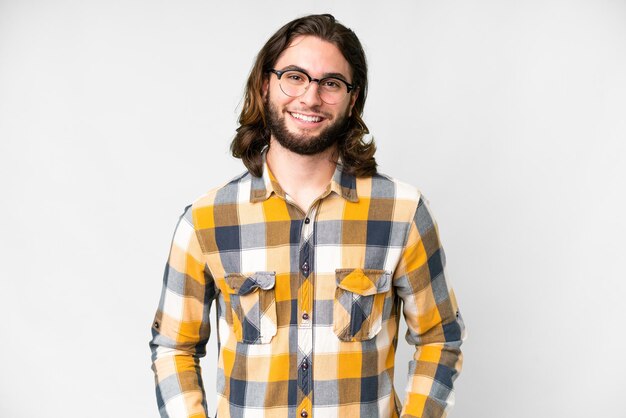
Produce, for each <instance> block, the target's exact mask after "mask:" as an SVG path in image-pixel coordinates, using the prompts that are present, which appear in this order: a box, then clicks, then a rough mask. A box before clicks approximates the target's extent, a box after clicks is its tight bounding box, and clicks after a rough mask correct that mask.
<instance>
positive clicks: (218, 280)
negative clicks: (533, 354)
mask: <svg viewBox="0 0 626 418" xmlns="http://www.w3.org/2000/svg"><path fill="white" fill-rule="evenodd" d="M213 303H215V307H216V311H217V325H218V326H217V328H218V329H217V332H216V334H217V338H218V346H219V357H218V360H217V361H218V373H217V392H218V393H217V417H219V418H230V417H233V418H256V417H259V418H283V417H303V418H306V417H323V418H327V417H328V418H334V417H337V418H344V417H350V418H353V417H354V418H375V417H380V418H390V417H399V416H401V417H405V418H410V417H421V418H426V417H428V418H430V417H433V418H434V417H445V416H447V414H448V413H449V411H450V409H451V407H452V405H453V404H454V391H453V382H454V380H455V379H456V377H457V376H458V374H459V372H460V370H461V364H462V355H461V352H460V345H461V342H462V340H463V339H464V334H465V331H464V325H463V321H462V318H461V315H460V313H459V309H458V307H457V303H456V300H455V296H454V292H453V290H452V289H451V287H450V284H449V282H448V280H447V278H446V275H445V255H444V251H443V249H442V247H441V244H440V240H439V235H438V230H437V225H436V223H435V221H434V220H433V217H432V215H431V213H430V210H429V208H428V206H427V203H426V201H425V199H424V197H423V196H422V195H421V194H420V192H419V191H418V190H417V189H415V188H414V187H411V186H409V185H407V184H404V183H402V182H399V181H397V180H394V179H392V178H389V177H387V176H384V175H381V174H377V175H375V176H374V177H367V178H356V177H354V176H352V175H349V174H347V173H346V172H344V171H342V167H341V164H338V165H337V169H336V171H335V174H334V176H333V179H332V181H331V182H330V184H329V186H328V187H327V189H326V192H325V193H323V194H322V196H320V197H319V198H318V199H317V200H316V202H315V203H314V204H313V205H311V208H309V210H308V212H307V213H305V212H303V211H302V210H301V209H300V208H299V207H298V206H297V205H295V203H294V202H293V200H292V199H291V198H290V197H289V196H288V195H286V194H285V192H284V191H283V190H282V189H281V187H280V185H279V184H278V183H277V181H276V180H275V178H274V177H273V175H272V173H271V172H270V170H269V168H268V166H267V164H266V165H265V169H264V173H263V176H262V177H255V176H252V175H251V174H250V173H245V174H243V175H241V176H239V177H237V178H235V179H233V180H232V181H230V182H229V183H227V184H226V185H224V186H221V187H219V188H216V189H213V190H211V191H210V192H208V193H207V194H205V195H204V196H202V197H201V198H199V199H198V200H196V201H195V202H194V203H193V204H192V205H190V206H188V207H187V208H186V209H185V211H184V213H183V214H182V216H181V218H180V220H179V222H178V225H177V227H176V231H175V233H174V238H173V242H172V246H171V250H170V254H169V259H168V263H167V266H166V269H165V275H164V280H163V291H162V294H161V300H160V303H159V307H158V310H157V313H156V316H155V319H154V322H153V325H152V336H153V338H152V340H151V342H150V347H151V349H152V361H153V365H152V369H153V371H154V373H155V381H156V394H157V402H158V407H159V411H160V414H161V416H162V417H170V418H174V417H176V418H179V417H203V418H204V417H206V416H207V406H206V397H205V392H204V389H203V385H202V378H201V373H200V363H199V359H200V357H202V356H204V355H205V353H206V350H205V346H206V343H207V341H208V339H209V335H210V328H209V311H210V309H211V307H212V305H213ZM401 316H403V317H404V318H405V320H406V322H407V325H408V332H407V334H406V340H407V341H408V343H409V344H411V345H414V346H415V354H414V358H413V360H412V361H411V362H410V363H409V365H408V369H407V370H408V381H407V386H406V401H405V402H404V405H402V404H401V403H400V402H399V399H398V397H397V396H396V391H395V388H394V384H393V383H394V382H393V376H394V357H395V351H396V346H397V341H398V321H399V318H400V317H401ZM401 367H403V368H404V367H406V365H404V364H403V365H401Z"/></svg>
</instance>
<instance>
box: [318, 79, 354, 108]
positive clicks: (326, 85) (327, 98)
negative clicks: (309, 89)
mask: <svg viewBox="0 0 626 418" xmlns="http://www.w3.org/2000/svg"><path fill="white" fill-rule="evenodd" d="M319 90H320V98H321V99H322V100H323V101H324V102H326V103H328V104H336V103H339V102H340V101H342V100H343V99H344V97H346V94H348V86H347V85H346V83H344V82H343V81H341V80H339V79H338V78H324V79H322V80H320V87H319Z"/></svg>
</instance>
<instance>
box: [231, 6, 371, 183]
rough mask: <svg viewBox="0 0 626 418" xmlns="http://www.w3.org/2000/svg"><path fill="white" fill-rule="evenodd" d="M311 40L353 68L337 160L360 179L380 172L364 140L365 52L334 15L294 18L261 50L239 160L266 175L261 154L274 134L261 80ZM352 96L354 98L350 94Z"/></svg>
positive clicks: (238, 138)
mask: <svg viewBox="0 0 626 418" xmlns="http://www.w3.org/2000/svg"><path fill="white" fill-rule="evenodd" d="M303 35H311V36H316V37H318V38H320V39H322V40H324V41H327V42H330V43H332V44H333V45H335V46H336V47H337V48H338V49H339V51H340V52H341V53H342V54H343V56H344V58H345V59H346V61H348V63H349V64H350V67H351V69H352V83H353V84H354V85H355V86H356V89H358V94H359V95H358V97H357V99H356V102H355V103H354V107H353V108H352V114H351V115H350V117H349V118H348V121H347V126H346V131H345V134H344V135H341V137H340V138H339V139H338V144H337V145H338V150H339V156H340V157H341V160H342V163H343V170H344V171H346V172H348V173H350V174H353V175H355V176H358V177H365V176H371V175H374V174H375V173H376V166H377V164H376V159H375V158H374V154H375V153H376V145H375V144H374V141H373V140H370V141H369V142H366V141H365V138H364V136H365V135H366V134H368V133H369V130H368V129H367V126H366V125H365V122H364V121H363V119H362V116H363V108H364V107H365V99H366V98H367V62H366V59H365V52H364V51H363V47H362V45H361V42H360V41H359V38H357V36H356V35H355V33H354V32H353V31H352V30H351V29H349V28H347V27H345V26H343V25H342V24H341V23H339V22H337V21H336V20H335V18H334V17H333V16H332V15H330V14H322V15H310V16H305V17H301V18H299V19H295V20H293V21H291V22H289V23H287V24H286V25H285V26H283V27H282V28H280V29H279V30H278V31H277V32H276V33H275V34H274V35H272V37H270V38H269V39H268V41H267V42H266V43H265V45H264V46H263V48H261V50H260V51H259V53H258V55H257V57H256V61H255V63H254V66H253V67H252V70H251V71H250V76H249V77H248V82H247V85H246V90H245V94H244V100H243V107H242V109H241V114H240V115H239V128H237V133H236V134H235V138H234V139H233V141H232V143H231V144H230V150H231V152H232V154H233V157H235V158H241V160H242V161H243V163H244V165H245V166H246V168H248V170H249V171H250V172H251V173H252V174H254V175H255V176H257V177H260V176H261V175H262V172H263V158H262V155H261V153H262V151H263V149H264V148H265V147H266V146H267V145H269V141H270V135H271V133H270V130H269V128H268V125H267V123H266V115H265V107H264V100H263V96H262V86H263V81H264V80H266V78H267V77H268V71H269V70H270V69H272V68H273V67H274V64H275V63H276V61H277V60H278V57H279V56H280V54H281V53H282V52H283V51H284V50H285V49H286V48H287V47H289V45H291V42H292V41H293V40H294V39H295V38H296V37H298V36H303ZM352 94H354V93H352Z"/></svg>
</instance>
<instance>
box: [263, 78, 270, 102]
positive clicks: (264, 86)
mask: <svg viewBox="0 0 626 418" xmlns="http://www.w3.org/2000/svg"><path fill="white" fill-rule="evenodd" d="M269 85H270V80H269V78H268V77H265V78H264V79H263V84H262V85H261V95H262V97H263V101H265V100H267V91H268V88H269Z"/></svg>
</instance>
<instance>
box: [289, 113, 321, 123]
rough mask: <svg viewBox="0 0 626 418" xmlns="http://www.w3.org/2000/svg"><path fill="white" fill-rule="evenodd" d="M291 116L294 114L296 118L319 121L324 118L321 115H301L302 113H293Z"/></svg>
mask: <svg viewBox="0 0 626 418" xmlns="http://www.w3.org/2000/svg"><path fill="white" fill-rule="evenodd" d="M291 116H293V117H294V118H296V119H300V120H303V121H305V122H319V121H321V120H322V118H320V117H319V116H307V115H301V114H300V113H292V114H291Z"/></svg>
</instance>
